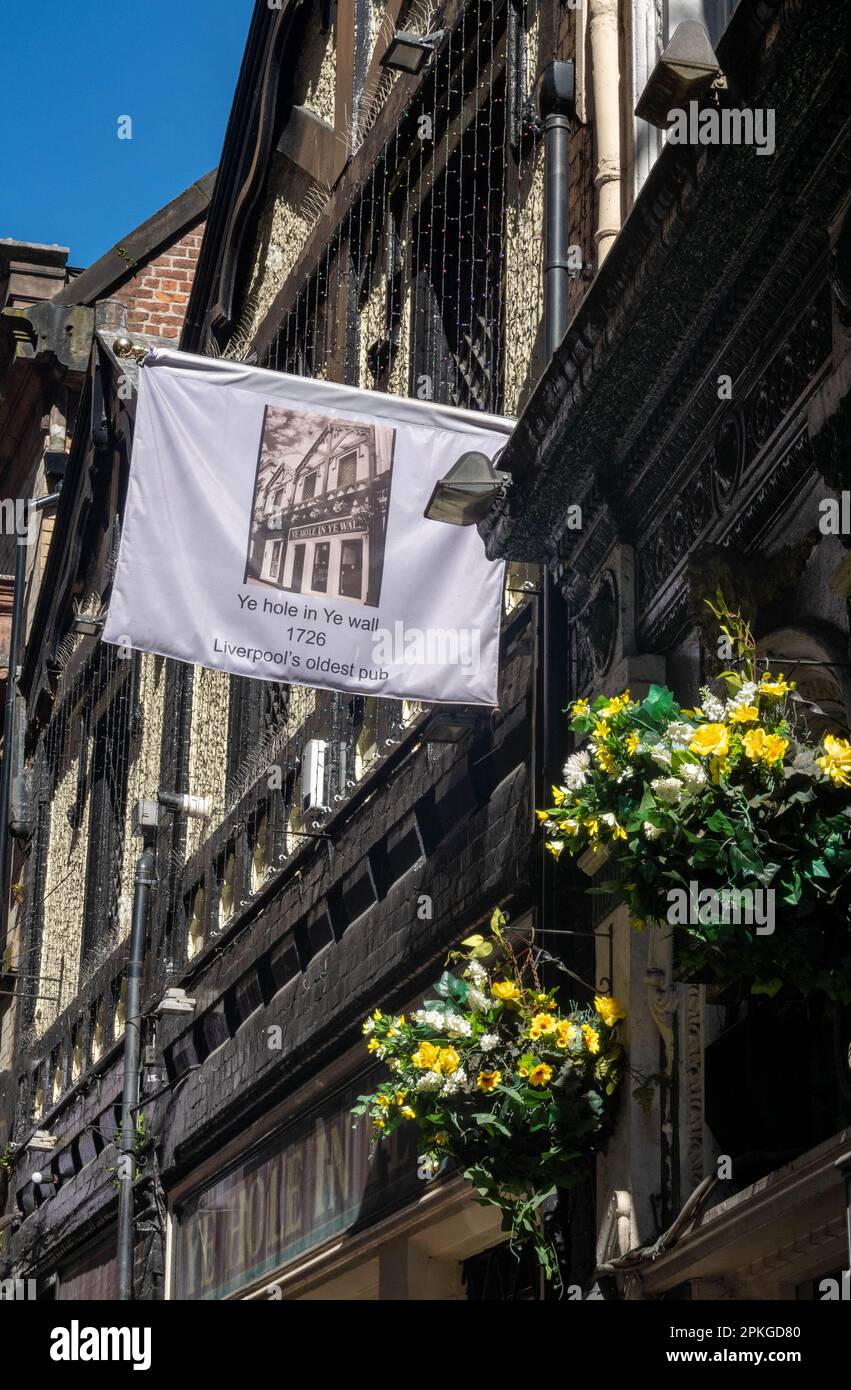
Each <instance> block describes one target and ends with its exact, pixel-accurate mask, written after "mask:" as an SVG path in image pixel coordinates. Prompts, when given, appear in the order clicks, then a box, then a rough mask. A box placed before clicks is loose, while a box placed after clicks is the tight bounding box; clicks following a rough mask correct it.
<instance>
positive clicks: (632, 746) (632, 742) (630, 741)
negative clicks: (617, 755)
mask: <svg viewBox="0 0 851 1390" xmlns="http://www.w3.org/2000/svg"><path fill="white" fill-rule="evenodd" d="M640 742H641V739H640V738H639V737H638V734H637V733H635V731H634V730H633V732H632V733H631V734H627V738H626V751H627V753H628V754H629V756H630V757H631V758H634V757H635V753H636V750H637V748H638V745H639V743H640Z"/></svg>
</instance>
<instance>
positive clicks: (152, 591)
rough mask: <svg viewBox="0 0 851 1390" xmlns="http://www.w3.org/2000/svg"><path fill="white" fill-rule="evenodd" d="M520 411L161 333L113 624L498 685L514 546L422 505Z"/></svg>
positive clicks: (471, 684) (258, 658)
mask: <svg viewBox="0 0 851 1390" xmlns="http://www.w3.org/2000/svg"><path fill="white" fill-rule="evenodd" d="M512 424H513V422H511V421H509V420H504V419H500V418H499V417H496V416H491V415H481V414H479V413H477V412H474V411H467V410H456V409H453V408H451V407H448V406H440V405H434V404H431V403H429V402H425V401H415V400H405V399H402V398H400V397H395V396H385V395H382V394H380V393H378V392H371V391H361V390H357V389H355V388H353V387H348V386H339V385H336V384H333V383H330V382H325V381H315V380H311V379H308V378H302V377H292V376H285V375H282V374H280V373H278V372H270V371H265V370H262V369H260V368H257V367H249V366H246V365H244V364H243V363H239V362H228V361H222V360H220V359H216V358H204V357H194V356H191V355H189V354H187V353H181V352H176V351H171V350H161V349H156V350H154V352H152V353H151V354H150V355H149V356H148V358H147V359H146V361H145V364H144V366H143V368H142V370H141V371H140V373H139V397H138V402H137V409H136V426H135V432H134V440H133V454H132V460H131V467H130V480H129V486H128V493H127V504H126V508H125V513H124V519H123V528H122V538H121V548H120V552H119V557H118V565H117V569H116V574H115V581H114V584H113V589H112V595H111V599H110V606H109V613H108V615H107V619H106V624H105V628H104V633H103V639H104V641H106V642H113V643H120V644H123V645H125V646H127V647H130V648H134V649H137V650H139V651H145V652H155V653H157V654H158V655H160V656H168V657H174V658H176V659H177V660H179V661H187V662H191V663H192V664H194V665H199V666H207V667H211V668H213V669H214V670H219V671H228V672H230V673H232V674H233V675H236V676H254V677H256V678H258V679H263V680H278V681H286V682H290V683H296V684H300V685H308V686H317V687H321V688H324V689H328V690H340V691H347V692H351V693H354V694H361V695H376V696H378V695H380V696H391V697H394V698H396V699H411V700H423V701H441V702H448V703H470V704H484V705H493V704H496V703H497V676H498V664H499V632H500V616H501V602H502V588H503V570H504V565H503V564H502V562H492V561H489V560H488V559H487V558H486V556H485V552H484V547H483V545H482V541H481V538H480V537H479V534H478V532H477V530H476V527H475V526H471V527H460V526H451V525H447V524H445V523H442V522H436V521H429V520H426V519H425V517H424V516H423V509H424V508H425V506H426V504H427V502H428V500H429V497H430V495H431V492H432V489H433V487H434V484H435V483H436V482H437V480H438V479H439V478H441V477H443V476H444V474H445V473H447V471H448V470H449V468H450V467H451V466H452V464H453V463H455V462H456V461H457V459H458V458H459V457H460V456H461V454H463V453H465V452H467V451H469V450H477V451H479V452H481V453H484V454H486V455H487V456H488V457H489V458H493V457H494V455H495V454H496V453H497V451H498V450H499V449H500V448H501V447H502V446H503V444H505V442H506V440H507V438H508V435H509V434H510V432H511V429H512Z"/></svg>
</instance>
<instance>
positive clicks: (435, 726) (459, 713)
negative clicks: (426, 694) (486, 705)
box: [425, 706, 482, 743]
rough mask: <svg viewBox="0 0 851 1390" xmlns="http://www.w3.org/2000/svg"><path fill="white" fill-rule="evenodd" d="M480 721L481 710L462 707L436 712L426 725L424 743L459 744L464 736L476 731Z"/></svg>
mask: <svg viewBox="0 0 851 1390" xmlns="http://www.w3.org/2000/svg"><path fill="white" fill-rule="evenodd" d="M481 720H482V711H481V710H469V709H464V708H463V706H461V707H455V708H452V707H450V708H448V709H441V710H437V711H436V712H435V713H434V714H433V715H432V716H431V718H430V719H429V721H428V724H427V725H426V731H425V741H426V743H460V741H461V739H462V738H463V737H464V735H465V734H469V733H471V732H472V731H473V730H475V729H477V728H478V726H479V724H480V723H481Z"/></svg>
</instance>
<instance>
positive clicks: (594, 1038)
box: [582, 1023, 600, 1052]
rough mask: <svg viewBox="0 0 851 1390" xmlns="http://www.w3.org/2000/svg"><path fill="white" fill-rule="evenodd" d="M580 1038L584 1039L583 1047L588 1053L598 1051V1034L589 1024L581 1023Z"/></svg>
mask: <svg viewBox="0 0 851 1390" xmlns="http://www.w3.org/2000/svg"><path fill="white" fill-rule="evenodd" d="M582 1036H583V1038H584V1039H585V1046H586V1047H587V1048H588V1051H589V1052H599V1051H600V1034H599V1033H598V1032H597V1029H596V1028H592V1026H591V1024H590V1023H583V1025H582Z"/></svg>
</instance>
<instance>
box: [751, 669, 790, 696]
mask: <svg viewBox="0 0 851 1390" xmlns="http://www.w3.org/2000/svg"><path fill="white" fill-rule="evenodd" d="M794 689H795V682H794V681H787V679H786V677H785V676H783V675H780V676H774V677H773V678H772V677H771V676H770V675H769V674H768V672H767V671H766V673H765V675H764V676H763V678H762V680H761V681H760V685H759V693H760V695H774V696H775V697H779V696H781V695H788V694H789V691H790V690H794Z"/></svg>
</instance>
